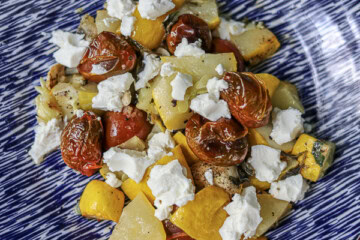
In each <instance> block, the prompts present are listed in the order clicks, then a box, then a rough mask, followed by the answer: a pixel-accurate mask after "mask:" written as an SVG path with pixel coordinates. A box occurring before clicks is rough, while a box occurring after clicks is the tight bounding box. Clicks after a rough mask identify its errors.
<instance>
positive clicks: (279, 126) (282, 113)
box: [270, 108, 304, 145]
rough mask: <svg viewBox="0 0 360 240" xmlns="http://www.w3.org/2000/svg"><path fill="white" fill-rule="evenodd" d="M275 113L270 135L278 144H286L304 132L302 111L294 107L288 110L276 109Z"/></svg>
mask: <svg viewBox="0 0 360 240" xmlns="http://www.w3.org/2000/svg"><path fill="white" fill-rule="evenodd" d="M274 113H275V114H274V115H273V120H272V122H273V129H272V131H271V134H270V137H271V138H272V139H273V140H274V141H275V142H276V143H277V144H280V145H281V144H284V143H287V142H290V141H292V140H294V139H295V138H296V137H298V136H299V135H300V134H301V133H303V132H304V126H303V124H304V119H303V118H302V117H301V112H300V111H299V110H297V109H294V108H288V109H286V110H280V109H278V108H275V109H274Z"/></svg>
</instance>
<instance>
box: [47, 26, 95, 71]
mask: <svg viewBox="0 0 360 240" xmlns="http://www.w3.org/2000/svg"><path fill="white" fill-rule="evenodd" d="M83 38H84V35H83V34H74V33H69V32H64V31H61V30H56V31H54V32H52V38H51V39H50V43H53V44H56V45H57V46H58V47H60V49H59V50H57V51H56V52H55V53H54V57H55V60H56V61H57V62H58V63H60V64H62V65H64V66H66V67H68V68H73V67H77V65H79V63H80V60H81V58H82V57H83V55H84V52H85V50H86V48H87V47H88V46H89V44H90V43H89V42H88V41H86V40H84V39H83Z"/></svg>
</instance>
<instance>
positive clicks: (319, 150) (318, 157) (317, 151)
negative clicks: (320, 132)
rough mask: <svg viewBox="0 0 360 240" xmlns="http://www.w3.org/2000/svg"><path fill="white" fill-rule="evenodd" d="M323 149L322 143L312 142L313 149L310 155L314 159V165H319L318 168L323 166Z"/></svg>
mask: <svg viewBox="0 0 360 240" xmlns="http://www.w3.org/2000/svg"><path fill="white" fill-rule="evenodd" d="M323 147H324V143H323V142H321V141H316V142H314V145H313V149H312V151H311V153H312V155H313V156H314V158H315V161H316V163H317V164H319V166H321V167H322V166H323V164H324V160H325V156H324V155H323V152H324V149H323Z"/></svg>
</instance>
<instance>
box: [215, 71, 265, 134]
mask: <svg viewBox="0 0 360 240" xmlns="http://www.w3.org/2000/svg"><path fill="white" fill-rule="evenodd" d="M224 80H225V81H226V82H227V83H228V84H229V87H228V88H227V89H225V90H223V91H222V92H221V93H220V95H221V98H222V99H224V100H225V101H226V102H227V103H228V105H229V109H230V112H231V114H232V115H233V116H234V117H235V118H236V119H237V120H238V121H239V122H240V123H241V124H242V125H243V126H245V127H248V128H258V127H262V126H264V125H266V124H267V123H268V122H269V117H270V113H271V110H272V105H271V101H270V96H269V92H268V91H267V90H266V88H265V86H264V83H263V82H262V81H261V80H259V79H258V78H257V77H256V76H255V74H253V73H235V72H227V73H226V74H225V76H224Z"/></svg>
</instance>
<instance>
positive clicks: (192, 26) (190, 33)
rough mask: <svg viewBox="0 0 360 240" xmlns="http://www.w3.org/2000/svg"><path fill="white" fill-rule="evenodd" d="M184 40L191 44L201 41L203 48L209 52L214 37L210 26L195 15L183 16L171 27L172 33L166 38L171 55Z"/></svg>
mask: <svg viewBox="0 0 360 240" xmlns="http://www.w3.org/2000/svg"><path fill="white" fill-rule="evenodd" d="M183 38H186V39H187V40H188V42H189V43H193V42H196V41H197V40H199V39H201V48H202V49H204V50H205V51H207V52H209V51H210V49H211V40H212V37H211V32H210V29H209V26H208V24H207V23H206V22H205V21H204V20H202V19H201V18H198V17H196V16H195V15H191V14H184V15H181V16H180V17H179V18H178V20H177V22H176V23H175V24H174V25H173V26H172V27H171V31H170V33H169V34H168V35H167V37H166V43H167V46H168V50H169V52H170V53H171V54H174V52H175V49H176V47H177V45H178V44H179V43H181V41H182V39H183Z"/></svg>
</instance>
